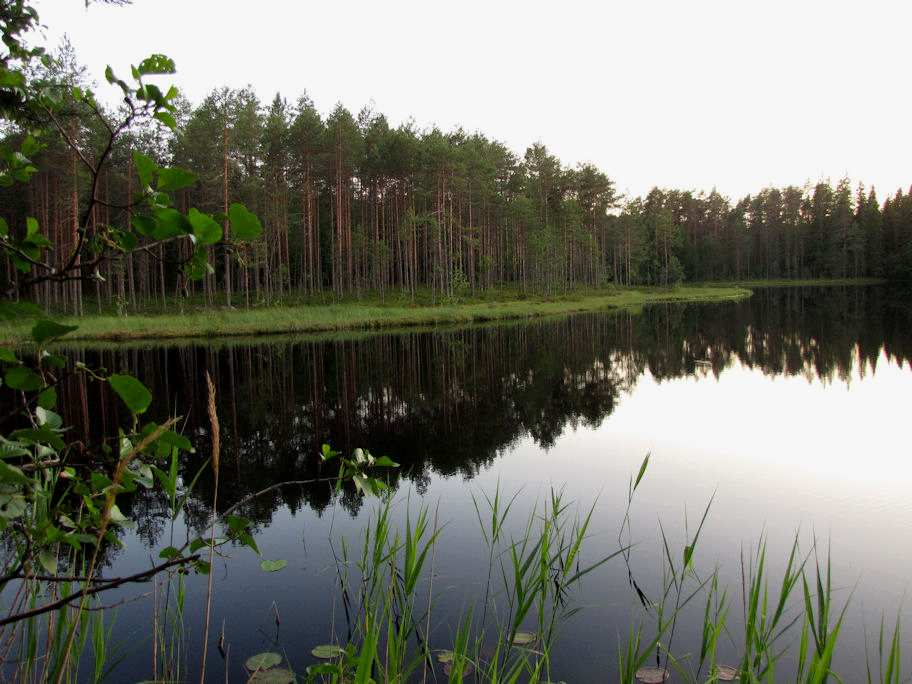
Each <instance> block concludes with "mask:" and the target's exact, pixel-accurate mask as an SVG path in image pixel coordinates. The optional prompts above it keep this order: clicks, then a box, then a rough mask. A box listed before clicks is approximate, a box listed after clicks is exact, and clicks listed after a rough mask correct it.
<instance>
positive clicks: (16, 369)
mask: <svg viewBox="0 0 912 684" xmlns="http://www.w3.org/2000/svg"><path fill="white" fill-rule="evenodd" d="M3 380H4V382H5V383H6V385H7V387H11V388H12V389H14V390H22V391H23V392H34V391H35V390H38V389H41V387H42V385H44V382H42V380H41V376H40V375H38V374H37V373H36V372H35V371H33V370H32V369H31V368H27V367H25V366H12V367H10V368H7V370H6V374H5V375H4V376H3Z"/></svg>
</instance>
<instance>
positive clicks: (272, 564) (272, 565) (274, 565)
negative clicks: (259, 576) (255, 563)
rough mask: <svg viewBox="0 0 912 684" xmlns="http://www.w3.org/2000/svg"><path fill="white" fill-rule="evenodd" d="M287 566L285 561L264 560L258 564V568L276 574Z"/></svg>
mask: <svg viewBox="0 0 912 684" xmlns="http://www.w3.org/2000/svg"><path fill="white" fill-rule="evenodd" d="M286 565H288V561H286V560H264V561H263V562H261V563H260V568H262V569H263V570H264V571H266V572H278V571H279V570H281V569H282V568H284V567H285V566H286Z"/></svg>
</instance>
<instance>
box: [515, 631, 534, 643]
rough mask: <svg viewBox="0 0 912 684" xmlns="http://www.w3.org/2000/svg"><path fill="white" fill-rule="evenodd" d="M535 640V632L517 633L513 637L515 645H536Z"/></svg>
mask: <svg viewBox="0 0 912 684" xmlns="http://www.w3.org/2000/svg"><path fill="white" fill-rule="evenodd" d="M535 638H536V637H535V633H534V632H517V633H516V634H514V635H513V645H514V646H528V645H529V644H532V643H535Z"/></svg>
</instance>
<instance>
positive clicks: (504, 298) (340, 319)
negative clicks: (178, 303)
mask: <svg viewBox="0 0 912 684" xmlns="http://www.w3.org/2000/svg"><path fill="white" fill-rule="evenodd" d="M878 282H881V281H877V280H871V279H862V280H798V281H784V280H770V281H756V280H754V281H742V282H735V283H702V284H692V285H681V286H679V287H673V288H660V287H636V288H634V287H631V288H626V287H623V288H621V287H615V288H611V289H606V290H584V291H577V292H570V293H566V294H561V295H555V296H551V297H545V296H520V295H519V293H517V292H510V291H496V292H490V293H484V294H483V295H481V296H479V297H473V298H471V299H469V300H467V301H464V302H458V303H450V304H436V305H435V304H431V303H430V302H427V301H419V302H418V303H409V302H403V301H401V300H397V299H395V298H388V299H387V300H386V301H380V300H378V299H367V300H349V301H340V302H335V303H325V302H318V301H313V300H311V301H299V302H289V303H284V304H275V305H268V306H258V307H254V308H251V309H244V308H227V307H218V308H206V307H205V306H203V305H201V304H193V303H189V304H188V305H187V307H186V309H185V310H183V311H179V312H169V313H164V312H162V313H159V312H154V313H138V314H128V315H126V316H120V315H117V314H115V313H100V314H87V315H85V316H82V317H60V318H57V319H56V320H59V321H60V322H62V323H67V324H72V325H78V326H79V329H78V330H77V331H75V332H74V333H72V334H70V335H68V336H67V340H68V341H70V340H72V341H81V342H92V341H100V342H122V341H131V340H179V339H188V340H192V339H209V338H219V337H253V336H261V335H276V334H289V333H321V332H339V331H352V330H374V329H380V328H384V329H386V328H411V327H417V326H435V325H465V324H471V323H483V322H490V321H498V320H520V319H533V318H541V317H546V316H555V315H562V314H572V313H582V312H587V311H600V310H611V309H621V308H634V307H639V306H642V305H646V304H657V303H668V302H725V301H735V300H738V299H743V298H745V297H749V296H750V295H751V293H752V291H751V289H750V288H754V287H799V286H809V285H810V286H839V285H870V284H876V283H878ZM30 329H31V322H30V321H22V322H21V323H14V324H12V325H9V326H6V329H3V330H0V342H2V343H5V344H22V343H24V342H27V341H28V340H29V338H30Z"/></svg>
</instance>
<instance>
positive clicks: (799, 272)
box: [0, 43, 912, 314]
mask: <svg viewBox="0 0 912 684" xmlns="http://www.w3.org/2000/svg"><path fill="white" fill-rule="evenodd" d="M38 69H39V71H41V73H39V74H36V75H35V78H39V79H43V80H46V81H53V82H57V83H62V84H65V85H66V87H67V90H68V91H69V92H73V93H75V95H74V96H73V97H72V98H71V102H70V103H69V105H70V106H69V108H68V109H66V110H65V111H64V112H63V113H62V114H60V115H59V116H60V118H61V121H59V122H58V123H60V124H61V126H60V127H59V129H60V130H63V131H65V132H67V133H66V134H65V135H62V134H59V133H58V135H57V139H48V140H45V141H44V142H45V143H46V147H45V148H44V149H43V150H42V151H41V152H40V153H38V154H36V155H35V156H34V163H35V165H36V166H37V169H38V170H37V172H36V174H35V177H34V179H33V182H32V183H30V184H29V186H28V188H27V190H26V191H24V192H23V190H22V189H21V188H18V187H9V188H0V207H2V209H0V217H2V218H3V219H5V220H6V222H7V224H8V225H9V227H10V228H9V230H10V234H11V235H12V236H14V237H15V236H17V235H24V234H25V233H26V231H27V228H26V226H27V218H28V217H34V218H35V219H37V223H38V226H39V227H40V228H39V230H40V231H41V234H42V235H43V236H44V237H45V238H46V239H47V241H48V243H49V244H50V246H51V248H52V250H53V253H54V254H57V255H67V254H69V253H70V250H71V249H72V247H73V245H74V244H75V241H76V240H77V233H78V228H79V223H80V212H81V211H83V210H84V209H85V207H86V205H87V202H88V197H89V193H90V192H92V191H93V190H92V189H91V188H90V187H89V175H90V174H87V173H86V168H87V163H91V162H92V160H94V159H96V158H97V156H98V155H99V154H100V150H101V148H102V146H103V140H104V139H105V135H106V127H107V126H108V125H109V124H108V121H109V120H111V119H113V118H114V115H115V114H117V112H116V110H112V111H110V112H108V111H104V109H103V108H101V106H99V108H100V110H99V111H94V112H93V111H88V109H87V105H86V103H85V101H84V100H81V99H80V98H79V97H78V94H79V93H82V92H85V91H86V89H88V88H90V87H93V84H92V83H91V82H90V77H89V75H88V74H87V72H86V69H85V68H84V67H82V66H80V65H79V62H78V59H77V56H76V55H75V53H74V51H73V49H72V48H71V47H69V46H68V45H67V44H66V43H65V44H64V45H63V46H62V47H61V48H60V49H59V50H58V51H57V53H55V55H54V58H53V59H49V60H47V61H46V63H45V64H44V65H42V66H40V67H38ZM175 101H176V102H177V107H176V109H175V114H174V115H173V116H174V119H175V120H176V124H177V125H176V127H174V128H173V130H172V128H170V127H169V126H166V125H161V126H159V127H157V128H149V127H146V128H144V129H141V130H140V129H137V130H130V129H128V130H126V131H124V134H123V135H121V136H120V137H118V139H117V142H116V145H115V147H114V149H112V150H111V151H110V155H109V158H108V162H109V163H108V164H107V165H106V167H105V172H104V174H103V176H102V177H101V178H100V179H98V182H97V185H98V187H97V188H96V189H95V193H96V194H95V197H96V198H97V199H96V201H95V202H93V205H92V208H91V216H90V221H89V225H90V230H91V231H94V233H95V234H97V235H98V236H99V240H105V239H109V237H107V236H108V235H109V232H110V231H109V230H108V229H109V228H114V229H115V231H116V229H117V228H118V227H126V226H134V227H135V226H137V225H141V221H142V220H143V217H142V216H139V215H138V214H137V212H136V211H135V206H136V204H135V199H136V198H137V197H138V196H141V195H142V193H143V191H144V188H143V187H142V173H141V169H138V168H137V165H140V166H142V165H143V164H144V163H145V160H149V159H151V160H153V161H154V162H155V163H157V164H169V165H173V166H175V167H178V168H180V169H185V170H187V171H189V172H190V173H191V174H192V176H189V178H190V181H191V182H189V183H187V184H186V187H181V188H180V189H177V190H175V191H174V192H173V201H174V206H175V207H177V208H179V209H181V210H182V211H186V210H187V209H188V208H190V207H195V208H198V209H199V210H200V211H204V212H209V213H212V214H215V215H222V216H225V215H226V214H227V212H228V207H229V205H230V204H231V203H233V202H235V201H238V202H242V203H244V204H245V205H246V206H247V207H250V209H251V210H252V211H253V212H255V213H256V214H257V215H258V216H259V217H260V219H261V220H262V223H263V227H264V230H263V233H262V235H261V236H260V237H259V238H258V239H257V240H255V241H254V242H252V243H251V244H248V245H243V246H241V245H236V244H232V243H231V242H230V240H229V239H228V238H230V232H229V224H228V221H227V217H226V220H225V223H224V231H225V237H226V240H225V241H224V243H222V244H219V245H217V246H216V247H215V254H214V255H213V256H214V258H213V260H212V261H213V263H212V266H211V267H209V272H208V274H207V275H206V276H205V277H204V278H202V279H200V280H197V281H194V280H191V279H189V278H187V277H186V275H185V272H184V270H183V269H182V268H181V267H180V266H181V265H182V264H184V263H186V262H187V261H188V260H189V259H190V257H191V253H192V247H191V246H190V245H188V244H186V243H185V242H174V243H170V244H167V243H165V244H162V243H161V242H159V243H157V244H155V245H154V246H151V247H146V248H143V247H142V245H140V248H139V249H137V250H133V251H130V252H129V253H119V252H117V253H116V254H114V253H113V252H116V251H117V250H112V258H109V259H106V260H104V261H103V262H100V265H99V266H98V268H97V269H94V270H92V271H91V272H89V271H90V269H89V268H88V267H85V268H83V269H82V272H80V273H79V275H80V276H81V277H80V278H72V279H68V280H63V281H54V280H48V281H47V282H45V283H43V285H42V286H41V287H40V288H37V289H35V290H33V291H32V293H31V295H30V296H31V297H32V298H33V299H35V300H37V301H38V303H40V304H42V305H43V306H44V307H45V308H46V309H49V310H54V311H58V312H63V313H73V314H80V313H83V312H85V311H87V310H93V308H95V307H97V308H98V309H101V308H103V307H106V308H107V309H108V310H111V309H113V308H116V309H117V310H118V311H127V310H138V309H141V308H142V307H143V306H144V305H145V304H149V303H158V304H159V305H162V306H165V305H167V303H168V302H170V301H175V300H178V299H180V298H186V297H195V298H196V299H197V300H198V301H200V302H202V303H204V304H207V305H229V306H231V305H235V306H251V305H262V304H269V303H272V302H276V301H279V300H280V299H287V298H288V297H289V296H298V295H303V296H306V295H320V296H322V297H325V296H330V297H332V298H334V299H338V298H342V297H360V296H365V295H367V294H370V295H372V296H378V297H380V298H381V299H382V298H384V297H385V296H388V295H396V296H399V297H405V298H409V299H414V298H415V297H416V295H417V293H418V292H423V293H427V294H429V296H430V298H431V299H432V301H434V302H439V301H444V302H446V301H453V300H454V299H455V298H457V297H459V296H461V295H466V294H470V293H476V292H478V291H483V290H489V289H492V288H499V287H509V288H511V289H513V290H516V291H519V292H521V293H524V292H534V293H540V294H545V295H551V294H555V293H560V292H566V291H568V290H572V289H575V288H581V287H585V288H599V287H604V286H608V285H611V284H617V285H624V286H636V285H659V286H669V285H674V284H677V283H680V282H685V281H686V282H706V281H725V280H754V279H797V278H858V277H876V278H887V279H896V280H901V279H907V278H909V277H910V275H912V191H910V192H908V193H904V192H903V191H902V190H897V191H896V192H895V194H892V195H885V196H884V199H883V200H881V199H880V198H879V197H878V195H877V193H876V192H875V190H874V188H870V189H868V188H866V187H865V186H863V185H861V184H859V185H858V186H857V187H854V186H853V185H852V184H851V182H850V181H849V180H847V179H843V180H840V181H838V182H837V183H836V184H835V186H834V185H833V183H831V182H830V181H821V182H818V183H816V184H810V183H809V184H807V185H805V186H803V187H795V186H789V187H783V188H777V187H768V188H763V189H760V190H759V191H758V192H757V193H756V194H752V195H749V196H746V197H742V198H739V199H734V200H733V199H730V198H727V197H725V196H723V195H721V194H720V193H718V192H716V191H715V190H712V191H710V192H708V193H706V192H696V191H692V190H679V189H666V188H658V187H656V188H654V189H652V190H651V191H650V192H649V193H648V194H647V195H646V196H645V197H625V196H623V195H622V194H621V193H619V191H618V190H617V183H616V181H615V180H614V179H612V178H611V177H609V176H608V175H607V174H606V173H605V172H603V171H602V170H600V169H598V168H596V167H595V166H593V165H591V164H579V165H576V166H568V165H565V164H563V163H562V162H561V161H560V160H559V159H558V158H556V157H555V156H554V155H553V154H551V153H550V152H549V151H548V148H547V147H546V146H545V145H544V144H542V143H540V142H536V143H533V144H532V145H531V146H530V147H529V148H528V149H526V151H525V152H524V153H523V154H522V155H518V154H516V153H515V152H514V151H512V150H510V149H509V148H508V147H507V146H506V145H504V144H503V143H501V142H498V141H496V140H492V139H490V138H488V137H486V136H485V135H484V134H482V133H478V132H467V131H464V130H462V129H457V130H453V131H442V130H440V129H438V128H436V127H430V128H421V127H419V126H418V125H417V124H415V123H414V122H408V123H405V124H401V125H398V126H394V125H391V124H390V122H389V121H388V119H387V118H386V117H385V116H384V115H383V114H381V113H378V112H375V111H373V110H372V109H371V108H370V107H365V108H363V109H361V110H360V111H359V112H358V113H357V114H355V113H352V112H351V111H349V110H348V109H346V108H345V107H343V106H342V105H341V104H337V105H336V106H335V107H334V108H333V109H332V110H331V111H330V112H329V113H328V114H327V115H323V114H321V112H320V110H319V109H318V108H317V106H316V104H315V103H314V102H312V101H311V100H310V99H309V98H308V97H307V96H306V95H304V96H301V97H300V98H298V99H297V100H296V101H294V102H289V100H287V99H286V98H284V97H283V96H281V95H278V94H277V95H276V96H275V97H274V98H273V99H272V101H271V102H268V103H265V102H261V101H260V100H259V99H258V98H257V95H256V94H255V93H254V91H253V89H252V88H251V87H246V88H241V89H233V88H228V87H223V88H218V89H215V90H213V91H212V92H211V93H210V94H209V95H208V96H207V97H206V98H205V99H204V100H203V101H202V102H200V103H199V104H198V105H194V104H192V103H190V102H189V101H187V100H186V99H183V98H181V97H180V96H177V98H176V100H175ZM3 135H4V138H5V139H6V141H7V142H10V143H15V142H17V141H20V142H21V137H22V135H23V134H22V132H21V131H20V130H18V128H17V127H16V126H14V125H9V126H7V128H6V130H4V131H3ZM67 138H68V139H69V141H68V140H67ZM69 142H72V143H74V146H71V145H70V144H69ZM102 227H105V230H102ZM52 258H53V257H52ZM61 258H62V257H61ZM5 261H6V263H5V264H3V265H0V281H5V282H0V285H3V287H4V289H7V290H14V289H16V280H17V278H18V277H20V274H19V273H18V271H17V268H16V265H15V264H14V263H13V261H12V260H11V259H10V258H9V256H8V255H7V257H6V258H5ZM86 302H89V303H90V304H88V305H87V304H86Z"/></svg>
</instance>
